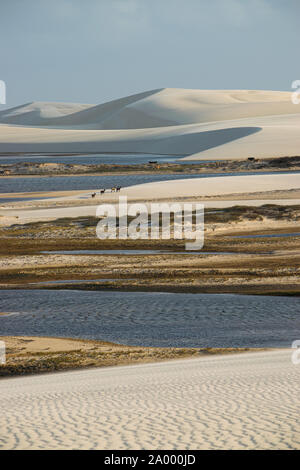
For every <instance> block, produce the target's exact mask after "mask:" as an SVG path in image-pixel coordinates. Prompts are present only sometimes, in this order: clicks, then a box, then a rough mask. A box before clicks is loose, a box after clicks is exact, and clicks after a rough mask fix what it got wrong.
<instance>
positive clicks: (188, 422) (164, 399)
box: [0, 350, 300, 449]
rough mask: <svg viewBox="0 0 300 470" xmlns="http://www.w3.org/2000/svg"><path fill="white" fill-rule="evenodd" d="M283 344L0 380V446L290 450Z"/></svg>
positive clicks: (291, 388) (294, 380)
mask: <svg viewBox="0 0 300 470" xmlns="http://www.w3.org/2000/svg"><path fill="white" fill-rule="evenodd" d="M299 374H300V369H299V366H295V365H293V364H292V362H291V351H290V350H279V351H272V352H259V353H249V354H247V353H244V354H241V355H240V354H237V355H234V356H218V357H210V358H199V359H186V360H179V361H172V362H166V363H159V364H158V363H157V364H147V365H137V366H125V367H115V368H107V369H94V370H86V371H80V372H68V373H60V374H50V375H47V376H36V377H27V378H13V379H4V380H2V381H1V382H0V406H1V409H2V410H4V412H3V413H2V415H1V418H0V421H1V426H0V429H1V432H0V448H2V449H49V448H51V449H72V448H79V449H116V448H118V449H183V448H184V449H299V448H300V439H299V408H298V403H297V401H296V399H295V398H296V394H297V384H298V383H299Z"/></svg>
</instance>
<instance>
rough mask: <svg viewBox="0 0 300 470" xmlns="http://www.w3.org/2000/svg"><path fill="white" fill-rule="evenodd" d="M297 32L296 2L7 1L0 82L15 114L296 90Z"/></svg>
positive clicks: (1, 20)
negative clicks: (160, 91)
mask: <svg viewBox="0 0 300 470" xmlns="http://www.w3.org/2000/svg"><path fill="white" fill-rule="evenodd" d="M299 23H300V1H299V0H286V1H282V0H247V1H246V0H86V1H82V0H51V1H49V0H26V1H24V0H1V6H0V40H1V48H0V79H2V80H5V82H6V86H7V105H8V106H15V105H18V104H22V103H25V102H29V101H73V102H82V103H101V102H104V101H108V100H110V99H115V98H118V97H121V96H125V95H129V94H133V93H138V92H140V91H145V90H151V89H155V88H163V87H175V88H202V89H215V88H217V89H219V88H224V89H233V88H238V89H247V88H250V89H271V90H290V86H291V82H292V81H293V80H296V79H300V59H299V39H300V24H299ZM2 108H3V106H1V109H2Z"/></svg>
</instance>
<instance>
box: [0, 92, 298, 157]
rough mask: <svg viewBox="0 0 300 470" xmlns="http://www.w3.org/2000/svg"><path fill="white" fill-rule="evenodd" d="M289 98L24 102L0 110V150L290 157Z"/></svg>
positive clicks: (152, 95) (214, 95)
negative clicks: (67, 102)
mask: <svg viewBox="0 0 300 470" xmlns="http://www.w3.org/2000/svg"><path fill="white" fill-rule="evenodd" d="M299 125H300V106H299V107H297V106H296V105H294V104H292V102H291V93H288V92H276V91H254V90H231V91H226V90H181V89H168V88H167V89H161V90H152V91H148V92H145V93H140V94H137V95H133V96H129V97H125V98H122V99H120V100H115V101H112V102H109V103H104V104H102V105H97V106H92V105H78V104H66V103H30V104H27V105H24V106H19V107H17V108H13V109H10V110H5V111H2V112H1V113H0V152H2V153H3V152H57V153H74V152H78V153H87V152H96V153H97V152H102V153H103V152H118V153H119V152H120V153H126V152H134V153H157V154H176V155H194V156H193V158H194V159H219V158H220V159H228V158H246V157H248V156H257V157H273V156H274V157H276V156H278V157H279V156H286V155H290V156H293V155H298V154H299V147H300V133H299V131H298V130H299Z"/></svg>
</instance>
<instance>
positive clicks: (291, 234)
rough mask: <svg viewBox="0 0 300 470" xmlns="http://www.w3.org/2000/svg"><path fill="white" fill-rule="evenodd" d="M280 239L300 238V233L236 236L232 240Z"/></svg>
mask: <svg viewBox="0 0 300 470" xmlns="http://www.w3.org/2000/svg"><path fill="white" fill-rule="evenodd" d="M280 237H300V232H290V233H271V234H268V235H266V234H259V235H234V236H232V238H280Z"/></svg>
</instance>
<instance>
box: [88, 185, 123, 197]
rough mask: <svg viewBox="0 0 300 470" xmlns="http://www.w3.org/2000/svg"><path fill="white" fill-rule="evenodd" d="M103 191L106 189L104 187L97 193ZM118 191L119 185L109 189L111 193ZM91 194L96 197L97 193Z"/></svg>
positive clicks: (119, 189)
mask: <svg viewBox="0 0 300 470" xmlns="http://www.w3.org/2000/svg"><path fill="white" fill-rule="evenodd" d="M105 191H106V189H100V191H99V194H100V195H102V194H104V193H105ZM119 191H121V186H115V187H113V188H111V190H110V192H111V193H118V192H119ZM91 196H92V197H96V196H97V193H92V195H91Z"/></svg>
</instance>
